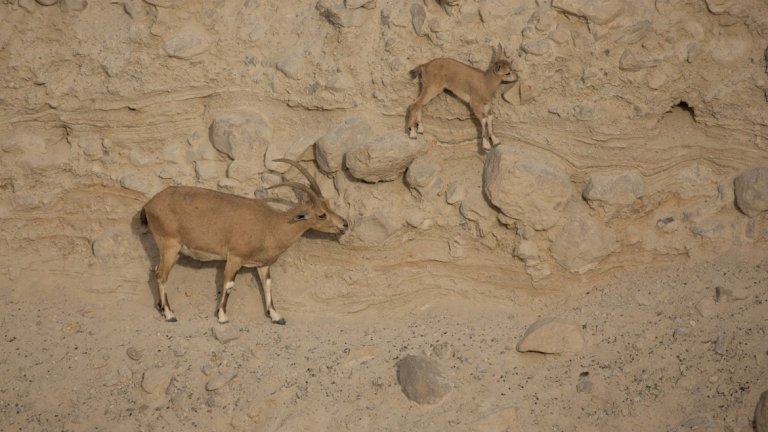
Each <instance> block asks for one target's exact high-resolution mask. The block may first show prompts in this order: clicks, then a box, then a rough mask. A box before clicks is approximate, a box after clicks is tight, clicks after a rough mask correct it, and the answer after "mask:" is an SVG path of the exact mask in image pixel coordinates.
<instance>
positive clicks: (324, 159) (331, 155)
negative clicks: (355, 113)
mask: <svg viewBox="0 0 768 432" xmlns="http://www.w3.org/2000/svg"><path fill="white" fill-rule="evenodd" d="M370 135H371V126H370V125H368V122H366V121H365V119H363V118H362V117H350V118H348V119H346V120H344V121H343V122H342V123H339V124H337V125H336V126H334V127H332V128H331V129H330V130H329V131H328V132H327V133H326V134H325V135H323V136H322V137H321V138H320V139H319V140H317V142H316V143H315V159H317V165H318V166H319V167H320V169H321V170H323V171H325V172H326V173H328V174H332V173H334V172H336V171H338V170H340V169H341V167H342V165H343V164H344V155H345V154H346V153H347V150H349V149H351V148H354V147H357V146H360V145H362V144H363V143H365V141H366V140H367V139H368V138H369V137H370Z"/></svg>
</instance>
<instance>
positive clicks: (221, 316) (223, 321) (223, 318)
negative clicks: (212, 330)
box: [217, 309, 229, 324]
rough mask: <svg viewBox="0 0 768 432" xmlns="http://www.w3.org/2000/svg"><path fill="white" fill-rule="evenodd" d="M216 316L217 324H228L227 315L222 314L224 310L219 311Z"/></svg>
mask: <svg viewBox="0 0 768 432" xmlns="http://www.w3.org/2000/svg"><path fill="white" fill-rule="evenodd" d="M217 315H218V319H219V324H226V323H228V322H229V318H228V317H227V314H226V313H224V309H219V312H218V314H217Z"/></svg>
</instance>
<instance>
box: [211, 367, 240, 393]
mask: <svg viewBox="0 0 768 432" xmlns="http://www.w3.org/2000/svg"><path fill="white" fill-rule="evenodd" d="M236 376H237V370H235V369H229V370H228V371H225V372H223V373H220V374H218V375H216V376H215V377H213V378H211V379H209V380H208V382H207V383H206V384H205V389H206V390H208V391H214V390H218V389H220V388H222V387H224V386H225V385H227V383H228V382H230V381H232V380H233V379H234V378H235V377H236Z"/></svg>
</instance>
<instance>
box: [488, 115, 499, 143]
mask: <svg viewBox="0 0 768 432" xmlns="http://www.w3.org/2000/svg"><path fill="white" fill-rule="evenodd" d="M488 135H490V136H491V144H492V145H499V144H500V143H499V139H498V138H496V135H494V134H493V116H492V115H489V116H488Z"/></svg>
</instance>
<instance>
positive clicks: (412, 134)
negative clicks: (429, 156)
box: [408, 128, 416, 139]
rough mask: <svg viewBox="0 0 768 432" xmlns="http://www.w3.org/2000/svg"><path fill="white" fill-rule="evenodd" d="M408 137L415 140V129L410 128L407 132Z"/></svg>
mask: <svg viewBox="0 0 768 432" xmlns="http://www.w3.org/2000/svg"><path fill="white" fill-rule="evenodd" d="M408 137H410V138H411V139H416V128H410V129H409V130H408Z"/></svg>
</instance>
